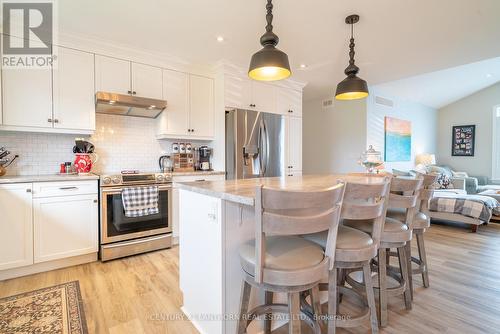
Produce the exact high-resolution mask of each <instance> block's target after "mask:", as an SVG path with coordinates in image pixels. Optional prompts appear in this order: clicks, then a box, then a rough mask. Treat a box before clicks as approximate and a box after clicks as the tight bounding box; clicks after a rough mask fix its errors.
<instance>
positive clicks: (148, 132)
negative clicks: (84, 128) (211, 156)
mask: <svg viewBox="0 0 500 334" xmlns="http://www.w3.org/2000/svg"><path fill="white" fill-rule="evenodd" d="M156 128H157V120H155V119H148V118H138V117H124V116H113V115H102V114H98V115H96V132H95V133H94V135H92V136H90V137H87V139H88V140H89V141H90V142H92V143H93V144H94V145H95V147H96V153H97V154H98V155H99V160H98V161H97V163H96V165H95V166H94V167H93V169H92V171H93V172H95V173H103V174H104V173H119V172H120V171H121V170H123V169H138V170H140V171H142V172H157V171H159V167H158V158H159V156H160V155H162V154H165V153H166V152H171V145H172V142H173V140H156V138H155V133H156ZM78 137H81V136H78ZM74 139H75V135H62V134H49V133H29V132H4V131H0V146H6V147H7V149H8V150H9V151H11V152H12V153H15V154H19V155H20V158H19V159H18V160H17V161H15V162H14V163H13V164H12V166H10V167H9V168H8V169H7V174H8V175H43V174H55V173H57V172H59V164H60V163H62V162H65V161H71V162H73V161H74V154H73V151H72V149H73V146H74V145H75V140H74ZM182 142H186V141H184V140H182ZM191 143H193V144H194V145H196V146H198V145H207V144H208V145H211V143H210V142H197V141H191ZM223 154H224V152H219V156H221V155H222V156H223ZM214 169H216V170H224V165H223V164H222V165H219V164H217V165H215V164H214Z"/></svg>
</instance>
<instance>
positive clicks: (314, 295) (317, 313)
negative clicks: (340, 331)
mask: <svg viewBox="0 0 500 334" xmlns="http://www.w3.org/2000/svg"><path fill="white" fill-rule="evenodd" d="M311 304H312V307H313V312H314V317H315V322H316V325H317V327H318V329H319V333H324V331H325V323H324V321H323V319H322V312H321V301H320V299H319V286H317V285H316V286H314V287H313V288H312V289H311Z"/></svg>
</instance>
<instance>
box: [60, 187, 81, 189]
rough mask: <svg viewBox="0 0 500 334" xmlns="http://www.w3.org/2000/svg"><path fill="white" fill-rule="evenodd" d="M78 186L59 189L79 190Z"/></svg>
mask: <svg viewBox="0 0 500 334" xmlns="http://www.w3.org/2000/svg"><path fill="white" fill-rule="evenodd" d="M77 189H78V187H60V188H59V190H77Z"/></svg>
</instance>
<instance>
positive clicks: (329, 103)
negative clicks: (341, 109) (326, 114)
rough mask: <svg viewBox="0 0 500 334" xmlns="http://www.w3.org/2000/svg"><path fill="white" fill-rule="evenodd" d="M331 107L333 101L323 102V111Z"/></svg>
mask: <svg viewBox="0 0 500 334" xmlns="http://www.w3.org/2000/svg"><path fill="white" fill-rule="evenodd" d="M331 106H333V100H332V99H330V100H323V109H326V108H330V107H331Z"/></svg>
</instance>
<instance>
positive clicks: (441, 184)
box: [436, 174, 453, 189]
mask: <svg viewBox="0 0 500 334" xmlns="http://www.w3.org/2000/svg"><path fill="white" fill-rule="evenodd" d="M436 183H437V186H438V187H437V189H453V183H451V178H450V177H449V176H448V175H446V174H440V175H439V177H438V179H437V181H436Z"/></svg>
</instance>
